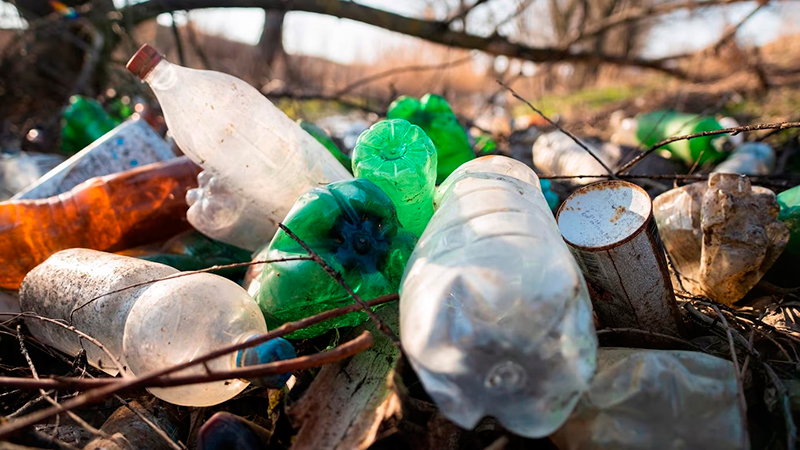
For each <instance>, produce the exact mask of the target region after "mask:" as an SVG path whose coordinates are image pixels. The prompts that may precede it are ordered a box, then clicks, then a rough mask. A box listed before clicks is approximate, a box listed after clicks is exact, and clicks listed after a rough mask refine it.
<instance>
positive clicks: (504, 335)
mask: <svg viewBox="0 0 800 450" xmlns="http://www.w3.org/2000/svg"><path fill="white" fill-rule="evenodd" d="M128 69H129V70H130V71H131V72H132V73H133V74H135V75H136V76H138V77H139V78H140V79H141V80H143V81H144V82H145V83H147V85H148V86H149V87H150V89H152V91H153V93H154V94H155V96H156V97H157V99H158V102H159V104H160V107H161V110H162V111H163V116H164V120H165V121H166V125H167V127H168V129H169V131H170V134H171V137H172V139H173V140H174V145H173V143H168V142H167V141H166V140H165V139H164V138H163V137H162V135H161V133H160V132H159V130H155V129H154V128H153V127H152V126H151V125H150V124H148V122H147V121H145V120H143V119H142V118H141V117H139V116H138V114H137V117H132V114H133V112H132V110H130V108H127V109H126V110H125V111H123V112H122V113H119V114H117V116H116V117H112V116H111V115H109V114H108V113H106V112H105V111H104V110H103V108H102V106H101V105H99V104H97V103H96V102H95V101H94V100H92V99H88V98H83V97H75V98H73V99H72V100H71V102H70V105H69V106H68V108H67V109H66V110H65V111H64V113H63V117H64V127H63V140H62V141H63V145H64V147H63V149H64V151H65V152H67V153H68V154H71V156H69V158H67V159H65V160H63V161H62V160H61V159H58V160H56V161H55V162H53V161H52V160H51V159H47V158H46V157H42V156H38V155H36V154H28V153H24V152H17V153H16V154H9V155H8V156H7V155H5V154H4V156H3V159H0V169H2V170H0V175H2V178H0V181H1V182H2V184H3V188H4V189H7V190H9V191H13V192H10V193H9V196H10V199H8V200H7V201H4V202H2V203H0V248H2V249H3V252H2V258H3V261H4V263H5V270H4V271H3V272H2V274H0V286H2V288H4V289H5V290H6V292H7V293H8V295H10V296H11V297H15V298H16V296H18V306H19V309H18V310H17V311H5V312H4V314H6V316H11V317H14V315H15V314H17V317H19V318H21V319H22V321H23V322H24V325H25V326H26V328H27V332H28V333H29V334H30V335H31V336H32V337H33V338H34V339H35V342H36V343H37V345H39V346H44V347H45V348H48V349H53V350H56V351H58V352H61V353H63V354H65V355H66V357H62V358H63V359H65V360H66V361H68V362H69V361H71V362H70V364H71V365H72V367H73V368H76V369H74V370H71V375H67V376H63V374H61V375H59V374H55V375H54V376H50V375H47V374H44V373H41V372H40V373H39V374H38V375H37V373H36V372H35V371H34V372H33V379H31V378H25V377H2V378H0V386H4V387H5V388H6V389H8V391H6V393H7V392H9V391H10V390H12V389H19V390H22V391H24V390H26V389H28V390H29V389H42V390H41V394H42V396H43V397H44V398H47V399H49V400H52V399H50V398H49V397H48V396H50V395H52V394H53V392H52V391H53V390H58V391H69V392H73V393H74V394H73V395H72V398H70V399H68V400H64V401H63V402H61V405H60V406H58V405H54V406H53V405H51V407H50V408H44V407H42V406H39V407H38V408H36V409H34V410H33V411H29V412H27V413H26V414H15V415H12V416H9V418H8V419H4V420H3V421H1V422H0V437H2V438H3V439H11V440H12V441H13V442H17V443H20V444H26V443H27V444H30V443H31V442H32V441H31V439H33V438H32V436H34V435H36V436H38V434H41V433H40V430H42V429H43V428H42V424H43V423H46V422H42V421H43V420H46V419H48V418H50V417H53V416H55V415H57V414H59V413H60V412H62V410H70V409H71V408H79V407H82V406H86V405H89V404H90V403H97V402H103V401H106V400H107V399H113V395H114V394H117V393H123V392H126V393H129V392H136V391H135V390H136V389H141V388H146V389H147V391H148V392H149V393H150V394H152V396H145V395H138V397H136V399H135V400H133V401H131V402H129V403H126V405H125V406H123V407H120V408H119V409H117V410H116V411H115V412H113V414H111V415H110V416H108V417H106V418H104V420H105V421H104V423H102V422H101V423H102V426H100V425H98V428H99V430H95V431H94V433H93V434H92V436H91V438H90V439H83V440H81V439H76V442H79V443H80V445H82V446H83V448H87V449H89V448H91V449H100V448H145V447H146V448H175V446H178V447H179V448H186V446H188V447H189V448H203V449H221V448H246V449H249V448H253V449H255V448H267V447H269V448H286V447H287V446H289V445H292V444H294V445H295V446H296V447H297V448H367V447H369V446H370V445H371V444H373V443H375V442H376V441H380V440H381V439H386V440H387V442H393V443H394V444H392V445H395V446H398V445H399V446H401V447H407V448H410V447H414V448H445V447H437V445H436V444H433V443H432V442H434V441H426V442H428V443H427V444H425V445H424V446H423V445H421V444H420V445H417V444H419V442H416V441H413V440H404V439H407V438H403V437H399V438H398V437H397V436H398V435H400V436H402V434H403V433H408V431H407V429H408V427H405V428H404V426H403V425H402V423H403V422H404V421H414V420H420V419H419V416H420V415H423V416H424V417H427V419H424V420H423V422H422V424H423V426H422V427H419V426H418V428H422V430H425V427H443V428H442V429H444V430H446V429H448V428H447V427H448V426H451V425H443V424H444V423H450V422H452V423H454V424H456V425H457V426H458V427H461V428H462V429H463V430H460V431H452V430H451V431H450V433H451V435H452V436H463V433H467V431H466V430H474V431H473V433H478V432H479V431H477V430H484V432H485V431H486V430H490V431H492V433H493V434H491V433H490V435H491V436H492V442H494V439H495V438H498V441H500V440H501V439H500V438H502V439H505V441H503V442H505V444H502V445H501V446H497V447H495V446H494V445H493V448H503V446H504V445H506V444H508V442H509V439H512V438H511V437H508V436H514V437H513V439H518V440H517V441H514V442H516V443H517V444H515V445H517V446H516V447H514V448H531V447H530V446H531V445H533V444H534V443H535V444H536V445H543V446H544V445H545V444H544V443H543V442H545V443H547V444H546V445H549V446H551V447H549V448H552V446H556V447H557V448H560V449H651V448H664V449H674V448H720V449H748V448H751V447H752V448H762V447H765V446H766V445H767V444H766V443H767V442H768V441H772V442H780V443H781V445H783V446H789V447H792V446H793V445H794V443H795V434H796V428H795V427H794V421H793V417H792V414H794V413H797V412H800V410H799V409H797V407H796V405H797V399H798V398H800V397H798V394H797V392H800V391H797V388H798V386H800V383H799V382H798V380H800V376H799V375H798V374H797V373H796V370H797V369H796V368H797V364H798V360H799V359H800V358H798V357H797V351H796V348H797V344H798V343H800V340H799V339H800V335H798V332H799V331H800V330H799V329H798V328H797V321H796V320H793V319H791V318H790V317H789V316H790V313H789V312H788V311H790V309H791V308H792V307H793V306H796V302H793V301H792V300H791V298H792V297H795V299H796V292H797V291H796V290H795V289H794V288H787V287H781V286H776V285H775V284H773V283H771V282H767V281H766V280H767V279H772V278H770V273H771V270H772V269H773V266H774V268H775V269H776V270H777V269H780V268H781V267H783V268H784V270H785V269H786V268H787V267H789V268H790V270H791V267H797V266H796V259H795V258H797V257H798V256H800V186H798V187H795V188H793V189H789V190H785V191H783V192H780V193H778V194H777V195H776V193H775V192H774V191H773V190H770V189H769V188H767V187H762V186H759V185H758V182H757V181H758V180H759V179H758V178H757V177H759V176H762V177H763V176H766V175H769V174H770V173H771V171H772V170H773V169H774V167H775V164H776V154H775V151H774V150H773V148H772V147H771V146H769V145H768V144H766V143H764V142H744V140H743V139H740V138H739V137H738V136H736V138H738V139H734V137H731V136H728V135H726V133H724V132H720V133H717V134H714V132H716V131H718V130H721V129H723V128H724V127H723V125H722V124H721V123H728V122H729V120H728V119H726V120H720V121H718V120H717V119H716V118H714V117H706V116H697V115H692V114H685V113H679V112H675V111H655V112H650V113H645V114H641V115H639V116H637V117H635V118H626V119H624V120H621V121H619V122H620V124H619V129H618V130H617V132H616V133H615V138H614V140H615V141H618V142H622V141H626V140H627V141H628V142H629V143H633V144H634V145H638V146H639V147H641V148H642V149H645V148H650V149H651V150H656V149H660V150H661V152H662V155H658V154H653V155H649V156H648V159H650V160H664V157H665V156H666V157H669V158H670V160H669V164H673V165H675V164H679V165H685V166H686V169H687V170H691V171H694V170H696V169H699V170H700V173H699V174H696V175H699V178H698V179H692V178H691V176H692V175H687V179H688V180H689V181H693V182H690V183H687V184H684V185H682V186H678V185H677V180H679V178H674V180H676V181H675V184H674V186H673V188H672V189H669V186H668V182H666V183H662V182H659V181H658V180H657V179H653V178H648V176H647V174H642V173H641V172H634V171H633V167H634V166H635V165H636V164H637V163H638V161H639V160H641V159H642V158H643V156H641V155H642V153H641V152H633V153H632V152H630V151H629V150H630V149H629V148H627V147H624V146H621V145H618V144H615V143H611V142H601V141H597V140H591V139H585V138H580V139H578V138H575V137H574V136H572V135H568V134H565V133H563V132H562V131H561V130H553V131H545V132H542V133H537V134H539V135H538V137H537V138H536V139H535V142H534V143H533V145H532V148H530V149H529V151H528V154H527V159H526V160H517V159H514V158H512V157H509V156H505V155H503V151H504V148H503V145H502V143H501V142H498V141H495V140H494V139H493V138H491V137H488V136H485V135H482V136H479V137H478V139H477V140H475V139H472V138H471V137H470V136H469V135H468V133H467V132H466V131H465V129H464V128H463V127H461V125H460V124H459V123H458V121H457V119H456V115H455V114H454V112H453V110H452V109H451V107H450V105H448V103H447V101H445V99H444V98H442V97H440V96H438V95H435V94H427V95H425V96H423V97H422V98H421V99H417V98H413V97H409V96H402V97H400V98H398V99H397V100H395V101H394V102H393V103H392V104H391V106H390V107H389V110H388V112H387V114H386V119H385V120H380V121H377V122H376V123H374V124H372V125H371V126H370V127H369V128H368V129H366V130H365V131H363V132H362V133H361V134H360V135H359V136H358V138H357V139H356V140H355V141H354V143H353V146H352V150H350V149H349V148H348V147H347V146H341V145H340V144H337V142H336V140H335V139H332V138H331V136H330V135H328V133H327V132H326V131H325V130H324V129H323V128H322V127H320V126H318V125H316V124H314V123H312V122H308V121H299V122H294V121H293V120H291V119H290V118H289V117H287V116H286V115H285V114H284V113H283V112H282V111H281V110H279V109H278V108H277V107H275V106H274V105H273V104H272V103H270V101H269V100H267V99H266V98H265V97H264V96H263V95H261V94H260V93H259V92H258V91H257V90H256V89H254V88H253V87H251V86H250V85H248V84H247V83H245V82H244V81H242V80H239V79H237V78H234V77H232V76H229V75H226V74H223V73H218V72H212V71H200V70H192V69H188V68H184V67H181V66H177V65H174V64H171V63H169V62H168V61H166V60H165V59H164V58H163V56H162V55H161V54H160V53H158V52H157V51H156V50H155V49H153V48H152V47H150V46H149V45H144V46H143V47H142V48H141V49H140V50H139V51H138V52H137V53H136V54H135V55H134V56H133V57H132V59H131V60H130V62H129V63H128ZM708 132H711V134H708ZM691 134H697V135H698V136H697V137H695V138H692V139H675V138H674V137H676V136H682V135H691ZM489 153H491V154H492V155H491V156H480V155H484V154H489ZM507 154H510V152H507ZM476 155H478V156H479V157H476ZM676 161H677V162H676ZM23 167H25V169H23ZM659 175H670V173H662V174H659ZM748 176H751V177H748ZM15 177H16V178H15ZM19 177H26V178H25V179H24V180H23V181H21V180H22V178H19ZM540 177H549V178H550V179H547V178H540ZM12 194H13V196H12ZM773 278H774V277H773ZM395 300H399V302H398V301H395ZM776 317H777V319H776ZM795 317H796V316H795ZM780 318H783V319H784V320H782V321H781V320H778V319H780ZM770 324H771V325H770ZM358 333H361V334H358ZM12 334H13V333H12ZM762 337H763V338H766V339H768V340H769V341H770V342H772V343H773V344H774V345H773V347H771V348H765V347H760V346H758V345H756V344H759V343H760V340H761V338H762ZM756 338H758V341H755V339H756ZM5 339H8V338H7V337H6V338H5ZM14 339H15V340H16V337H14ZM19 340H20V342H23V337H22V335H20V336H19ZM6 345H10V344H6ZM22 345H23V347H22V348H23V353H25V354H26V355H27V353H26V351H25V345H24V343H23V344H22ZM370 347H371V348H370ZM367 348H370V350H369V351H368V352H373V353H362V352H364V351H365V350H367ZM53 350H49V351H51V352H53ZM298 355H300V356H299V357H298ZM354 355H355V356H354ZM362 355H368V356H365V357H363V358H360V359H359V357H360V356H362ZM776 361H777V362H776ZM81 362H83V365H84V366H85V365H87V364H88V365H89V366H91V367H93V368H95V369H98V370H94V369H91V368H83V369H80V370H82V374H81V372H80V371H78V369H77V368H78V367H80V366H81ZM405 362H407V363H408V364H407V365H405ZM30 364H31V367H33V364H32V363H30ZM326 364H327V366H325V368H323V369H321V370H319V371H318V372H317V371H309V370H308V369H311V368H314V367H320V366H323V365H326ZM773 366H774V367H773ZM329 368H333V369H330V370H329ZM87 369H88V370H87ZM343 373H344V374H345V375H346V376H341V374H343ZM92 374H94V375H92ZM101 375H106V376H101ZM40 377H41V378H40ZM365 383H366V386H367V387H363V386H365ZM787 386H788V387H787ZM259 388H261V389H259ZM45 389H46V390H47V392H46V391H45ZM15 392H16V391H15ZM359 392H360V393H359ZM140 394H141V393H140ZM2 395H6V394H2ZM342 395H344V397H341V396H342ZM341 398H347V399H350V400H348V401H343V400H340V399H341ZM308 399H311V400H308ZM245 402H249V405H250V406H248V408H250V409H247V410H249V411H259V413H258V414H255V415H254V414H237V413H236V411H240V410H245V409H246V408H244V407H243V406H242V404H243V403H245ZM309 402H310V403H309ZM314 402H316V403H314ZM336 402H338V404H337V403H336ZM53 403H55V400H54V401H53ZM113 404H114V405H117V406H118V403H113ZM306 404H310V405H311V406H310V407H309V406H305V407H303V406H302V405H306ZM218 405H219V406H218ZM225 405H228V406H225ZM323 405H325V406H323ZM420 405H430V406H429V407H427V409H425V408H424V407H422V406H420ZM433 405H435V407H434V406H433ZM215 407H216V408H215ZM207 408H208V409H207ZM23 409H24V408H23ZM112 409H113V408H112ZM284 410H285V412H284ZM231 411H233V412H231ZM421 411H425V412H424V414H422V413H421ZM110 412H111V411H109V413H110ZM322 415H328V416H330V417H336V418H322V417H321V416H322ZM755 415H761V416H762V417H761V418H760V419H757V418H755ZM242 416H247V417H242ZM441 416H443V417H444V418H446V420H445V419H443V418H440V419H436V418H437V417H441ZM285 417H289V420H290V421H291V424H290V422H289V421H286V418H285ZM415 417H417V418H416V419H415ZM339 418H341V421H344V422H341V421H340V422H337V420H340V419H339ZM144 419H147V420H146V421H145V420H144ZM437 420H438V422H437ZM764 422H766V423H768V424H770V425H771V426H772V427H774V428H773V429H761V428H759V427H758V426H755V427H754V426H752V425H751V424H752V423H759V424H761V423H764ZM143 423H147V426H145V425H143ZM187 423H188V424H190V425H189V426H188V429H187V425H186V424H187ZM79 424H80V423H79ZM342 424H344V425H342ZM386 424H389V425H386ZM417 425H419V423H417ZM417 425H415V426H417ZM30 427H34V428H33V429H34V432H27V434H26V431H25V430H29V431H30ZM36 427H39V428H36ZM57 428H58V426H57ZM62 428H64V427H63V426H62ZM298 429H299V431H298ZM454 429H456V430H457V428H454ZM287 430H288V433H289V434H288V435H287V434H286V433H287ZM379 430H381V431H380V432H379ZM404 430H405V431H404ZM503 430H507V431H508V432H510V433H511V434H508V433H506V434H503V433H505V432H504V431H503ZM781 430H782V431H781ZM37 433H38V434H37ZM330 433H340V434H337V435H336V436H338V437H332V435H331V434H330ZM342 433H343V434H342ZM459 433H461V434H459ZM381 436H382V437H381ZM392 436H394V438H393V437H392ZM476 436H477V434H476ZM504 436H505V437H504ZM39 437H41V436H39ZM323 437H324V438H323ZM391 439H396V440H395V441H392V440H391ZM431 439H433V438H431ZM442 439H444V438H442ZM454 439H455V438H454ZM464 439H469V438H464ZM474 439H477V438H474ZM537 439H539V440H537ZM548 439H549V441H548ZM456 440H458V439H456ZM318 442H324V445H323V444H311V443H318ZM442 442H443V441H442ZM492 442H489V443H488V444H491V443H492ZM501 443H502V442H501ZM488 444H487V445H488ZM31 445H33V444H31ZM319 445H321V447H320V446H319ZM386 445H387V446H391V445H390V444H386ZM449 445H450V446H448V447H446V448H462V447H459V446H457V445H456V444H453V443H452V442H451V444H449ZM65 448H66V447H65ZM69 448H75V447H73V446H70V447H69ZM380 448H383V447H380ZM391 448H395V447H391ZM463 448H473V447H463ZM476 448H477V447H476ZM543 448H547V447H543Z"/></svg>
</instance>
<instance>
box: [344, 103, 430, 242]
mask: <svg viewBox="0 0 800 450" xmlns="http://www.w3.org/2000/svg"><path fill="white" fill-rule="evenodd" d="M353 172H354V173H355V175H356V177H358V178H364V179H366V180H369V181H372V182H373V183H375V184H376V185H377V186H378V187H379V188H381V189H382V190H383V192H385V193H386V195H388V196H389V198H390V199H391V200H392V203H394V206H395V208H397V219H398V220H399V221H400V225H402V226H403V228H405V229H407V230H408V231H410V232H412V233H413V234H414V236H417V237H419V236H420V235H421V234H422V232H423V231H425V226H426V225H428V221H429V220H431V216H433V190H434V188H435V187H436V147H434V145H433V142H431V139H430V138H429V137H428V136H427V135H426V134H425V132H424V131H422V129H421V128H420V127H418V126H416V125H412V124H410V123H408V122H407V121H405V120H403V119H390V120H383V121H380V122H378V123H376V124H375V125H373V126H372V127H371V128H370V129H369V130H367V131H365V132H363V133H361V136H359V137H358V142H357V143H356V147H355V149H354V150H353Z"/></svg>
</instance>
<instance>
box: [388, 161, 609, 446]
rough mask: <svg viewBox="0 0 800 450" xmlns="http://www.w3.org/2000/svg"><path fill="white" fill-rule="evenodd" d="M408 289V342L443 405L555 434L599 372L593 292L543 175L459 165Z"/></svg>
mask: <svg viewBox="0 0 800 450" xmlns="http://www.w3.org/2000/svg"><path fill="white" fill-rule="evenodd" d="M437 204H438V209H437V211H436V213H435V214H434V216H433V219H432V220H431V222H430V224H429V225H428V228H427V229H426V230H425V233H424V234H423V235H422V237H421V238H420V241H419V244H418V245H417V247H416V248H415V250H414V253H413V254H412V256H411V259H410V260H409V263H408V267H407V268H406V272H405V274H404V276H403V283H402V288H401V291H400V337H401V340H402V342H403V349H404V350H405V353H406V355H407V356H408V358H409V361H410V362H411V364H412V366H413V367H414V369H415V371H416V372H417V374H418V375H419V378H420V381H421V382H422V384H423V386H424V387H425V390H426V391H427V392H428V394H429V395H430V396H431V398H433V400H434V402H436V404H437V406H438V407H439V409H440V410H441V411H442V413H443V414H444V415H445V416H447V417H448V418H449V419H450V420H452V421H453V422H455V423H456V424H458V425H460V426H462V427H464V428H472V427H474V426H475V425H476V424H477V423H478V421H479V420H480V419H481V418H482V417H483V416H485V415H491V416H494V417H496V418H497V419H498V420H499V421H500V423H501V424H503V426H504V427H506V428H507V429H509V430H511V431H512V432H514V433H516V434H520V435H522V436H526V437H542V436H546V435H548V434H550V433H552V432H553V431H555V430H556V429H557V428H558V427H559V426H560V425H561V424H562V423H563V422H564V421H565V420H566V419H567V416H568V415H569V413H570V412H571V411H572V408H573V407H574V405H575V403H576V402H577V401H578V398H579V397H580V394H581V393H583V392H584V391H585V390H586V389H587V388H588V387H589V381H590V380H591V377H592V375H593V374H594V369H595V362H596V361H595V359H596V351H597V340H596V337H595V333H594V324H593V322H592V309H591V303H590V300H589V294H588V292H587V289H586V284H585V283H584V280H583V276H582V275H581V273H580V269H579V268H578V266H577V264H575V260H574V259H573V258H572V255H571V254H570V253H569V250H568V249H567V246H566V244H565V243H564V241H563V240H562V239H561V234H560V233H559V231H558V226H557V225H556V222H555V219H554V218H553V214H552V213H551V212H550V208H549V207H548V205H547V202H546V201H545V199H544V196H543V195H542V192H541V190H540V187H539V182H538V179H537V177H536V174H535V173H534V172H533V171H532V170H531V169H530V168H528V167H527V166H525V165H524V164H522V163H520V162H517V161H514V160H512V159H509V158H506V157H502V156H489V157H484V158H479V159H476V160H474V161H471V162H469V163H467V164H464V165H463V166H461V167H460V168H459V169H458V170H456V171H455V172H453V174H451V175H450V177H448V178H447V180H445V182H444V183H442V185H441V186H440V187H439V189H438V192H437Z"/></svg>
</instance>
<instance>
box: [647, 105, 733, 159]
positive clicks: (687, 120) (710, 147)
mask: <svg viewBox="0 0 800 450" xmlns="http://www.w3.org/2000/svg"><path fill="white" fill-rule="evenodd" d="M720 129H722V125H720V124H719V122H717V120H716V119H714V118H713V117H707V116H703V115H699V114H688V113H680V112H675V111H654V112H651V113H647V114H640V115H638V116H636V137H637V138H638V140H639V142H640V143H641V144H642V145H645V146H648V147H650V146H652V145H655V144H656V143H658V142H660V141H662V140H664V139H667V138H671V137H674V136H683V135H687V134H694V133H700V132H703V131H714V130H720ZM727 143H728V138H727V137H726V136H725V135H716V136H701V137H697V138H694V139H688V140H687V139H683V140H679V141H675V142H671V143H669V144H667V145H665V146H663V147H662V148H664V149H665V150H667V151H669V152H670V153H671V154H672V155H673V156H674V157H676V158H678V159H680V160H682V161H683V162H685V163H686V164H687V165H689V166H692V165H694V164H695V163H697V164H699V165H700V166H703V165H705V164H706V163H709V162H710V163H714V162H717V161H720V160H721V159H723V158H724V157H725V154H726V153H727V151H728V145H729V144H727Z"/></svg>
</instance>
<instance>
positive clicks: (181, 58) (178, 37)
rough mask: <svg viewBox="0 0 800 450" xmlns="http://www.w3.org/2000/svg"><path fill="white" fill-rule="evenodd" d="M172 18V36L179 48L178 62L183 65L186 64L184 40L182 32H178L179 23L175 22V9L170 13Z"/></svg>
mask: <svg viewBox="0 0 800 450" xmlns="http://www.w3.org/2000/svg"><path fill="white" fill-rule="evenodd" d="M170 19H172V26H171V27H170V28H172V37H173V38H175V46H176V47H177V49H178V62H179V63H180V64H181V65H182V66H185V65H186V57H185V55H184V54H183V41H182V40H181V34H180V33H179V32H178V24H177V23H176V22H175V12H174V11H173V12H172V13H170Z"/></svg>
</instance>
